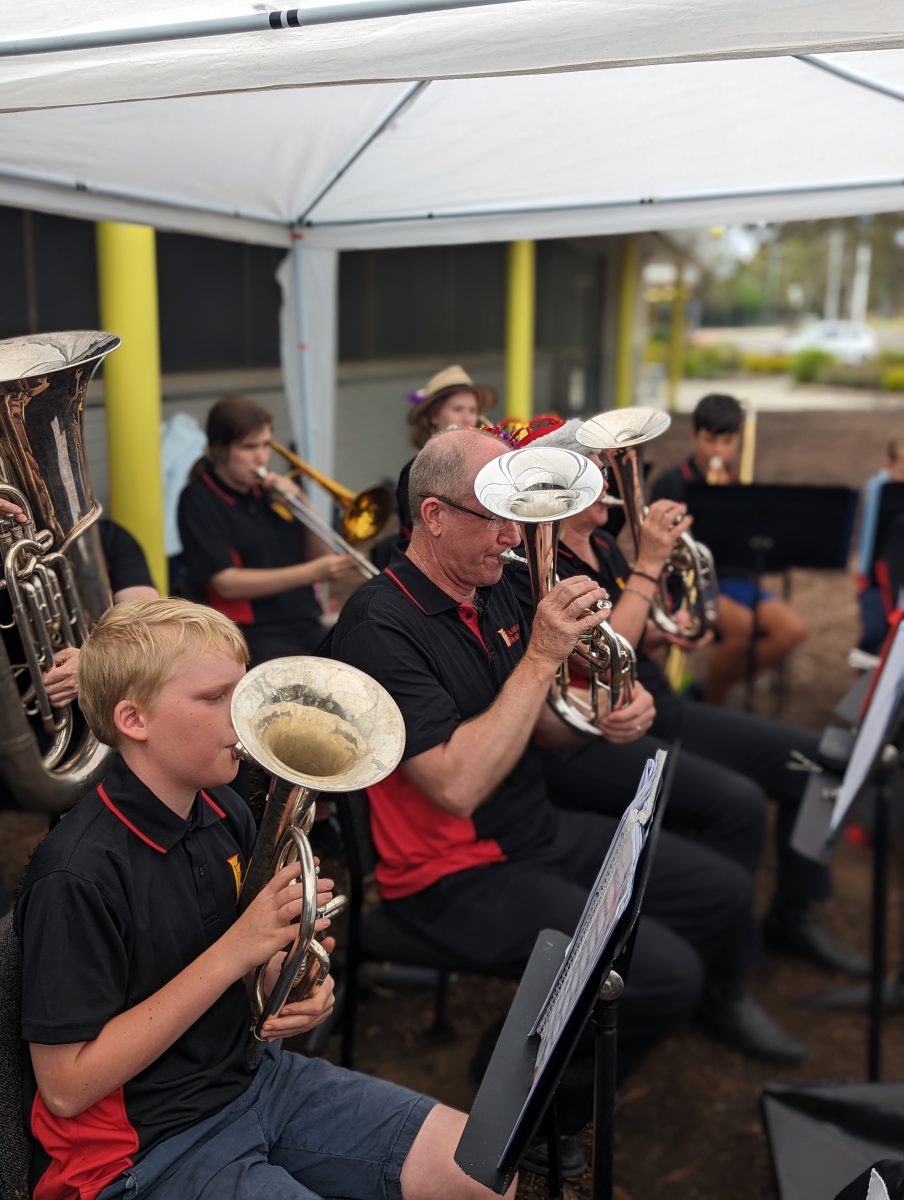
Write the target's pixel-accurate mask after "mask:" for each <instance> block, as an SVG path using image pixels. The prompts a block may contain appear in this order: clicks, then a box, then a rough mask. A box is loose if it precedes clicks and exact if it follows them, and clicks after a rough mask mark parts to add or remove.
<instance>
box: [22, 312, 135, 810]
mask: <svg viewBox="0 0 904 1200" xmlns="http://www.w3.org/2000/svg"><path fill="white" fill-rule="evenodd" d="M118 345H119V338H118V337H115V336H113V335H112V334H109V333H97V332H93V331H87V330H84V331H83V330H77V331H74V332H69V333H45V334H36V335H34V336H29V337H18V338H10V339H7V340H5V341H0V381H2V382H0V497H2V498H3V499H5V500H10V501H12V502H13V503H15V504H18V505H19V507H20V508H22V509H23V510H24V512H25V514H26V517H27V518H28V519H27V522H26V523H25V524H24V525H23V524H19V523H18V522H17V521H16V520H15V519H14V518H11V517H8V516H5V515H3V514H0V555H2V575H0V629H2V640H0V704H2V705H3V712H4V719H3V730H2V733H0V778H3V779H4V781H5V782H6V783H7V784H8V785H9V786H10V787H11V788H13V789H14V790H15V794H16V798H17V800H18V801H19V803H20V804H21V805H22V807H23V808H27V809H31V810H34V811H40V812H48V813H59V812H63V811H64V810H65V809H67V808H69V807H71V806H72V805H73V804H74V803H75V802H76V800H78V799H79V798H80V797H81V796H83V795H84V794H85V792H87V791H88V790H89V789H90V788H91V787H93V786H94V784H95V783H96V782H97V781H98V780H99V779H100V778H102V776H103V774H104V771H105V770H106V765H107V762H108V760H109V758H110V756H111V755H112V750H110V749H109V748H108V747H107V746H104V745H102V744H101V743H99V742H98V741H97V739H96V738H95V737H94V736H93V735H92V734H91V733H90V731H88V729H87V727H86V726H85V725H84V722H82V721H81V718H80V717H79V715H78V712H77V708H76V705H75V704H74V703H70V704H67V705H65V706H64V707H62V708H55V707H53V706H52V705H51V703H50V701H49V699H48V696H47V691H46V688H45V687H44V682H43V679H42V672H44V671H47V670H48V669H49V668H50V667H51V666H53V659H54V654H55V653H56V652H58V651H59V650H62V649H64V648H65V647H67V646H73V647H79V646H81V644H82V642H83V641H84V640H85V638H86V636H87V634H88V631H89V629H90V627H91V625H92V624H93V623H94V622H95V621H96V620H97V619H98V617H99V616H100V615H101V613H103V612H104V610H105V609H106V608H108V607H109V605H110V588H109V583H108V580H107V570H106V566H105V564H104V557H103V553H102V550H101V547H100V539H99V536H98V533H97V529H96V527H92V526H93V523H94V522H95V521H96V519H97V517H98V516H99V515H100V512H101V508H100V505H99V504H98V503H97V502H96V500H95V499H94V496H93V494H92V491H91V483H90V480H89V477H88V470H87V464H86V459H85V446H84V437H83V433H82V411H83V409H84V401H85V393H86V391H87V388H88V382H89V380H90V379H91V377H92V375H93V374H94V372H95V371H96V370H97V367H98V366H99V364H100V363H101V361H102V360H103V358H104V356H105V355H107V354H109V353H110V351H111V350H115V349H116V347H117V346H118Z"/></svg>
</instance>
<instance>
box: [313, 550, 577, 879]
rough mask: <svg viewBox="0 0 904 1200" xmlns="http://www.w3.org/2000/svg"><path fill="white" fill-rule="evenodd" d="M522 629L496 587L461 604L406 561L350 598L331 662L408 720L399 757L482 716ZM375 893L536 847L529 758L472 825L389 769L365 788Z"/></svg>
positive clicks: (545, 832) (537, 776) (518, 646)
mask: <svg viewBox="0 0 904 1200" xmlns="http://www.w3.org/2000/svg"><path fill="white" fill-rule="evenodd" d="M528 633H529V628H528V626H527V624H526V623H525V621H524V619H523V618H522V615H521V613H520V611H519V608H518V603H517V600H516V599H515V595H514V592H513V591H512V590H511V588H510V586H509V585H508V584H507V583H506V582H505V581H504V580H503V581H501V582H500V583H498V584H497V585H496V586H495V587H488V588H481V589H479V591H478V593H477V596H476V597H475V601H474V604H473V605H460V604H458V603H457V602H456V601H455V600H453V599H452V597H451V596H449V595H447V594H446V593H445V592H444V591H442V589H441V588H439V587H437V586H436V584H434V583H432V582H431V581H430V580H429V579H428V578H427V576H426V575H424V574H423V573H422V572H421V571H420V570H419V569H418V568H417V567H416V566H415V565H414V563H413V562H411V560H410V559H408V558H407V557H405V556H404V555H397V556H396V557H395V558H394V559H393V560H392V562H391V563H390V565H389V566H388V567H387V568H386V570H385V571H384V572H383V574H382V575H379V576H377V578H375V579H372V580H369V581H368V582H367V583H365V584H364V585H363V586H362V587H360V588H358V590H357V591H356V592H355V593H354V594H353V595H352V596H351V597H350V598H349V599H348V601H347V602H346V604H345V607H344V608H343V610H342V612H341V614H340V616H339V620H338V622H337V624H336V627H335V629H334V631H333V636H332V642H331V653H332V655H333V657H334V658H338V659H341V660H342V661H343V662H348V663H351V664H352V665H353V666H356V667H359V668H360V669H361V670H363V671H366V672H367V673H368V675H372V676H373V678H374V679H376V680H377V681H378V682H379V683H381V684H382V685H383V687H385V688H386V689H387V691H388V692H389V693H390V695H391V696H392V697H393V699H394V700H395V701H396V703H397V704H398V706H399V708H400V709H401V711H402V716H403V717H404V719H405V731H406V744H405V755H404V757H405V758H413V757H414V756H415V755H418V754H422V753H423V752H424V751H425V750H430V749H431V748H432V747H433V746H438V745H441V744H442V743H443V742H446V741H448V740H449V738H450V737H451V736H452V734H453V732H454V731H455V729H456V728H457V727H458V726H459V725H460V724H461V722H462V721H467V720H469V719H470V718H472V717H475V716H477V715H478V714H480V713H482V712H485V711H486V709H488V708H489V707H490V705H491V704H492V703H493V701H494V700H495V698H496V696H497V695H498V693H499V691H500V689H501V688H502V685H503V684H504V683H505V681H506V680H507V679H508V677H509V675H510V674H511V673H512V671H513V670H514V668H515V667H516V665H517V664H518V662H519V661H520V659H521V656H522V654H523V652H524V644H525V640H526V638H527V636H528ZM368 795H369V797H370V801H371V825H372V828H373V834H374V841H375V843H376V847H377V851H378V854H379V858H380V861H379V864H378V866H377V870H376V877H377V882H378V883H379V885H380V891H381V894H382V895H383V896H384V897H385V898H386V899H397V898H399V897H401V896H409V895H412V894H414V893H415V892H419V891H423V889H424V888H427V887H429V886H430V885H431V884H433V883H435V882H436V881H437V880H438V879H441V878H442V877H443V876H445V875H450V874H452V873H453V872H456V871H461V870H466V869H468V868H471V867H477V866H482V865H486V864H487V863H491V862H501V861H503V860H505V859H508V858H517V857H518V856H519V854H521V853H522V852H524V853H527V852H529V851H530V850H531V849H535V848H536V847H537V845H543V844H544V843H545V842H546V840H547V839H548V838H549V837H550V836H551V834H552V830H553V827H554V812H553V809H552V807H551V805H550V804H549V801H548V798H547V795H546V789H545V786H544V785H543V783H542V777H541V771H540V765H539V761H538V758H537V756H536V752H535V751H534V750H533V749H528V750H526V751H525V753H524V754H523V755H522V757H521V758H520V759H519V761H518V762H517V763H516V765H515V767H514V769H513V770H512V772H511V774H510V775H509V776H508V777H507V778H506V779H505V780H504V781H503V782H502V783H501V784H500V785H499V787H498V788H497V789H496V790H495V792H493V794H492V795H491V796H490V797H489V799H488V800H486V801H485V802H484V803H483V804H482V805H480V807H479V808H477V809H476V811H475V812H474V814H473V816H472V817H456V816H454V815H453V814H452V813H448V812H445V811H444V810H443V809H441V808H439V806H438V805H436V804H434V803H433V802H432V801H431V800H430V799H428V798H427V797H426V796H425V795H424V794H423V793H422V792H420V791H419V790H418V789H417V788H416V787H414V785H413V784H412V783H411V782H410V781H409V780H408V778H407V777H406V776H405V774H404V773H403V772H402V771H401V770H399V769H397V770H396V771H395V772H393V774H392V775H391V776H390V777H389V778H388V779H386V780H384V781H383V783H381V784H377V785H376V786H374V787H372V788H370V789H368Z"/></svg>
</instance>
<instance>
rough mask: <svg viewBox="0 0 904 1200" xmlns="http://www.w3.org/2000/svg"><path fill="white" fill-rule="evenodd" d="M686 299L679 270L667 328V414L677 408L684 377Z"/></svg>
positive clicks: (679, 270) (679, 269)
mask: <svg viewBox="0 0 904 1200" xmlns="http://www.w3.org/2000/svg"><path fill="white" fill-rule="evenodd" d="M686 299H687V289H686V288H685V285H684V280H683V279H682V278H681V268H680V267H679V268H678V277H677V279H676V280H675V298H674V300H673V301H672V312H671V322H670V326H669V387H668V407H669V412H674V411H675V410H676V408H677V407H678V385H679V384H680V383H681V380H682V378H683V377H684V304H685V300H686Z"/></svg>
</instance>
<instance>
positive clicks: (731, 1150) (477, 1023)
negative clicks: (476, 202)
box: [0, 409, 904, 1200]
mask: <svg viewBox="0 0 904 1200" xmlns="http://www.w3.org/2000/svg"><path fill="white" fill-rule="evenodd" d="M902 423H904V409H902V412H901V413H900V414H895V413H889V412H882V413H862V412H858V413H839V412H831V413H763V414H761V415H760V417H759V430H758V447H757V464H756V475H757V479H758V480H759V481H761V482H787V483H805V482H806V483H821V484H822V483H825V484H828V483H840V484H846V485H848V486H852V487H860V486H862V484H863V482H864V480H865V479H866V478H867V477H868V476H869V475H870V474H872V473H873V472H874V471H875V470H876V469H877V468H878V466H879V464H880V460H881V456H882V450H883V447H884V444H885V443H886V442H887V441H888V439H889V438H890V437H892V436H895V435H897V436H900V434H901V428H902ZM689 428H690V422H689V418H687V417H678V418H676V419H675V421H674V422H673V425H672V428H671V429H670V430H669V431H668V432H667V433H666V434H665V435H664V436H663V437H662V438H661V439H660V441H659V442H658V443H657V444H656V453H655V459H656V462H657V463H658V464H661V465H662V466H663V467H664V466H666V465H669V464H671V463H672V462H674V461H675V460H676V459H678V458H679V457H681V456H682V455H683V454H684V453H685V452H686V451H685V448H686V445H687V437H688V432H689ZM766 582H767V583H768V582H770V581H768V580H767V581H766ZM772 582H773V583H774V582H775V581H772ZM792 600H793V603H794V604H795V606H796V607H797V608H798V609H799V611H800V612H801V613H802V614H803V615H804V616H805V617H806V619H807V621H808V622H809V625H810V634H809V637H808V639H807V641H806V642H805V643H804V644H803V645H802V646H801V647H800V649H799V650H798V651H797V653H796V654H795V657H794V659H793V662H792V663H791V664H790V669H789V671H788V672H787V681H786V688H787V695H786V702H785V706H784V710H783V713H782V716H783V718H784V719H785V720H788V721H792V722H795V723H797V724H800V725H803V726H806V727H808V728H812V729H822V728H823V727H824V726H825V725H826V724H827V723H830V722H832V721H833V719H834V718H833V715H832V708H833V706H834V704H835V703H836V702H837V701H838V699H840V697H841V696H842V695H843V694H844V692H845V691H846V690H847V689H848V687H849V686H850V684H851V682H852V675H851V672H850V670H849V669H848V667H847V665H846V659H847V653H848V651H849V649H850V648H851V647H853V646H854V645H856V642H857V636H858V626H857V613H856V602H855V594H854V586H853V579H852V576H851V575H845V574H844V573H842V572H815V571H814V572H809V571H795V572H792ZM772 700H773V697H772V693H771V691H770V688H769V684H768V681H767V682H766V683H764V685H763V686H762V687H761V688H758V690H757V696H756V704H757V708H758V710H759V711H762V712H766V713H771V705H772ZM741 701H742V697H741V696H737V697H735V698H733V702H734V703H736V704H740V703H741ZM41 830H42V823H41V821H40V820H39V819H36V818H33V817H26V816H21V815H13V814H2V815H0V854H2V858H3V862H4V865H5V870H6V878H7V884H8V886H9V887H10V889H11V890H13V889H14V888H15V886H16V883H17V880H18V878H19V877H20V874H21V870H22V866H23V864H24V862H25V860H26V858H27V855H28V853H29V852H30V849H31V846H32V845H33V844H34V843H35V841H36V840H37V838H38V837H40V836H41ZM901 867H902V862H901V855H900V853H899V852H896V854H895V861H894V863H893V869H892V888H893V894H892V897H891V901H890V908H889V918H890V921H891V930H890V938H889V948H890V954H891V959H892V965H893V967H894V969H895V970H897V967H898V963H899V958H900V955H899V948H900V920H899V916H900V908H901V900H902V895H901V888H900V881H901V878H902V871H901ZM870 869H871V855H870V851H869V848H868V847H862V846H854V845H851V844H849V843H847V842H844V841H843V842H841V843H840V844H839V846H838V848H837V851H836V854H835V858H834V862H833V876H834V885H835V896H834V898H833V900H832V901H831V902H830V903H829V905H828V906H827V910H826V914H825V917H826V921H827V923H828V924H829V925H830V927H831V928H832V929H833V930H834V931H835V932H836V933H837V934H838V936H839V937H841V938H843V939H844V940H846V941H847V942H848V943H850V944H851V945H853V946H856V947H858V948H859V949H861V950H863V951H866V950H867V949H868V937H869V888H870ZM771 871H772V864H771V863H770V862H768V861H767V862H765V863H764V865H763V869H762V872H761V874H762V878H761V880H760V895H761V897H762V899H763V901H765V898H766V896H767V895H768V894H769V891H770V887H769V884H770V875H771ZM339 936H340V939H341V932H340V935H339ZM841 982H843V981H841V980H837V979H836V980H832V979H831V978H827V977H826V976H824V975H822V974H820V973H819V972H818V971H817V970H816V969H814V968H810V967H808V966H806V965H804V964H801V963H797V962H794V961H792V960H789V959H778V958H775V959H770V960H768V961H767V962H766V964H765V965H764V966H763V967H762V968H761V969H760V970H759V971H758V972H757V973H756V975H755V977H754V978H753V979H752V981H751V984H752V988H753V990H754V992H755V993H756V995H757V996H758V997H759V999H760V1000H761V1001H762V1002H763V1004H764V1005H765V1006H766V1007H767V1008H768V1010H769V1011H770V1012H771V1013H772V1014H773V1015H774V1016H775V1017H776V1018H777V1019H778V1020H780V1021H781V1022H782V1023H783V1024H784V1025H785V1026H786V1027H787V1028H788V1029H790V1030H791V1031H792V1032H793V1033H794V1034H796V1035H797V1036H799V1037H800V1038H802V1039H803V1040H804V1041H805V1042H806V1043H807V1044H808V1046H809V1049H810V1054H809V1057H808V1059H807V1060H806V1061H805V1062H804V1063H803V1064H802V1065H801V1066H799V1067H797V1068H794V1069H793V1070H791V1069H777V1068H774V1067H768V1066H764V1065H762V1064H757V1063H752V1062H748V1061H746V1060H745V1059H743V1058H742V1057H741V1056H740V1055H739V1054H737V1053H735V1052H733V1051H731V1050H728V1049H726V1048H723V1047H722V1046H720V1045H718V1044H717V1043H715V1042H713V1041H711V1040H709V1039H708V1038H706V1037H704V1036H703V1035H702V1034H700V1033H699V1032H697V1031H696V1030H695V1029H693V1028H689V1029H687V1030H686V1031H685V1032H683V1033H682V1034H680V1035H678V1036H675V1037H673V1038H672V1039H671V1040H670V1041H668V1042H667V1043H666V1044H664V1045H663V1046H661V1047H660V1048H659V1049H658V1050H657V1051H656V1052H655V1053H653V1054H652V1055H651V1056H650V1057H649V1059H648V1060H647V1061H646V1063H645V1064H644V1065H643V1067H642V1068H641V1069H640V1070H639V1071H638V1072H637V1073H636V1075H634V1076H633V1077H632V1078H631V1079H630V1080H629V1081H628V1082H627V1084H626V1085H625V1087H624V1088H623V1090H622V1092H621V1094H620V1097H619V1108H618V1113H617V1117H616V1168H615V1170H616V1196H617V1197H618V1198H619V1200H658V1198H659V1197H669V1200H723V1198H725V1197H731V1200H761V1198H763V1197H771V1196H774V1195H775V1185H774V1182H773V1176H772V1167H771V1163H770V1157H769V1151H768V1145H767V1142H766V1137H765V1134H764V1131H763V1126H762V1122H761V1119H760V1112H759V1100H760V1094H761V1089H762V1086H763V1084H764V1082H766V1081H768V1080H775V1081H784V1082H790V1081H802V1080H827V1079H832V1080H851V1081H863V1080H864V1079H865V1078H866V1055H867V1049H866V1031H867V1025H866V1016H865V1014H864V1013H862V1012H857V1011H854V1012H814V1011H811V1010H808V1009H805V1008H803V1007H801V1006H800V1001H801V999H802V998H804V997H806V996H809V995H812V994H813V993H815V992H819V991H821V990H823V989H825V988H826V987H827V986H832V985H833V984H838V983H841ZM513 990H514V989H513V985H510V984H506V983H503V982H499V981H490V982H488V981H485V980H478V979H473V978H469V977H461V978H458V979H456V980H454V981H453V983H452V986H451V989H450V998H449V1010H448V1015H449V1028H448V1029H447V1030H445V1031H444V1032H441V1033H437V1032H434V1031H432V1030H431V1021H432V995H431V994H430V993H429V992H428V991H425V990H417V989H415V990H412V989H409V988H402V987H392V988H387V987H385V986H377V987H375V988H374V989H372V990H370V991H368V992H367V993H366V994H365V996H364V997H363V1001H362V1009H361V1015H360V1021H359V1027H358V1059H357V1066H358V1067H359V1068H360V1069H362V1070H365V1071H371V1072H374V1073H376V1074H380V1075H385V1076H387V1077H389V1078H392V1079H397V1080H399V1081H400V1082H404V1083H406V1084H409V1085H411V1086H414V1087H418V1088H421V1089H423V1090H425V1091H428V1092H430V1093H432V1094H434V1095H436V1096H438V1097H439V1098H441V1099H442V1100H444V1101H446V1102H448V1103H452V1104H455V1105H458V1106H460V1107H464V1108H467V1107H468V1106H469V1105H470V1102H471V1099H472V1096H473V1086H472V1084H471V1081H470V1079H469V1076H468V1064H469V1062H470V1059H471V1056H472V1055H473V1053H474V1050H475V1048H476V1044H477V1039H478V1037H479V1035H480V1033H481V1032H482V1031H483V1030H484V1029H485V1028H486V1027H487V1025H489V1024H490V1023H491V1022H492V1021H493V1020H494V1019H496V1018H497V1017H499V1016H501V1015H503V1014H504V1012H505V1011H506V1009H507V1007H508V1004H509V1003H510V1000H511V997H512V995H513ZM336 1053H337V1047H336V1046H335V1045H333V1044H331V1045H330V1046H329V1047H328V1049H327V1054H328V1055H330V1056H333V1055H335V1054H336ZM902 1076H904V1025H902V1018H901V1017H900V1016H899V1015H893V1016H890V1017H889V1018H888V1019H887V1020H886V1022H885V1026H884V1042H883V1078H884V1079H886V1080H899V1079H901V1078H902ZM585 1141H586V1143H587V1146H588V1148H589V1134H587V1135H586V1136H585ZM845 1182H846V1181H845V1180H839V1182H838V1187H839V1189H840V1188H841V1186H843V1184H844V1183H845ZM545 1195H546V1190H545V1182H544V1181H540V1180H537V1179H536V1178H535V1177H533V1176H529V1175H525V1176H524V1177H523V1178H522V1182H521V1184H520V1186H519V1190H518V1196H519V1198H521V1200H539V1198H540V1197H543V1196H545ZM568 1195H570V1196H571V1197H575V1198H577V1197H580V1198H585V1197H588V1198H589V1197H590V1195H591V1189H590V1181H589V1178H588V1177H585V1178H583V1179H581V1180H578V1181H577V1182H576V1183H575V1184H574V1185H568ZM437 1200H441V1198H439V1197H438V1198H437ZM826 1200H830V1197H827V1198H826Z"/></svg>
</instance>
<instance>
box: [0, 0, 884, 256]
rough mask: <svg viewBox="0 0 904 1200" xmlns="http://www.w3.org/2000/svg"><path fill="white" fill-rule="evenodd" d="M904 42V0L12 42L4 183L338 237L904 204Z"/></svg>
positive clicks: (474, 11)
mask: <svg viewBox="0 0 904 1200" xmlns="http://www.w3.org/2000/svg"><path fill="white" fill-rule="evenodd" d="M259 7H260V6H259V5H252V4H251V3H247V2H244V3H240V2H239V0H217V3H216V4H213V3H211V2H210V0H193V2H191V3H182V4H180V5H178V6H176V5H174V4H172V3H170V4H165V3H163V2H162V0H121V2H120V3H118V4H117V5H115V6H110V5H109V3H106V2H105V3H103V4H101V3H100V0H82V3H81V4H80V7H79V16H78V25H77V28H78V30H90V29H92V28H93V29H97V28H107V27H109V26H110V23H111V13H114V14H115V18H114V19H115V22H116V24H117V25H129V24H134V25H137V24H141V25H149V24H154V23H158V22H161V23H162V22H168V21H177V20H186V19H191V20H198V19H203V18H207V17H215V16H224V15H227V16H228V15H230V14H244V13H248V12H249V11H251V10H252V8H254V9H258V8H259ZM9 9H12V13H10V12H9ZM58 13H59V8H58V6H57V5H51V3H50V2H49V0H10V3H9V4H8V5H7V9H6V10H5V13H4V17H5V20H4V30H3V38H4V40H6V39H12V38H27V37H28V36H34V35H37V34H39V33H46V32H47V31H48V30H49V29H54V28H55V26H54V24H53V23H54V22H55V21H56V20H57V19H58ZM73 28H76V26H73ZM59 32H61V33H65V30H60V31H59ZM902 46H904V6H902V5H901V4H900V0H797V2H793V0H760V3H758V4H757V5H755V6H752V5H750V4H748V3H747V2H746V0H695V2H693V3H690V2H682V0H660V2H658V3H654V2H649V3H637V0H606V2H605V3H603V2H601V0H520V2H518V3H512V4H502V5H496V6H492V7H488V8H479V7H478V8H468V9H464V10H460V11H449V12H440V13H416V14H415V15H413V16H410V17H387V18H382V19H379V20H365V21H355V22H347V23H343V24H341V25H323V26H313V27H311V28H308V29H305V28H302V29H298V30H294V29H293V30H277V31H273V32H272V33H270V32H267V33H253V34H245V35H229V36H218V37H212V38H201V39H193V40H188V41H185V40H180V41H162V42H155V43H150V44H140V45H133V46H116V47H109V48H105V49H102V50H79V51H77V52H76V51H60V52H56V53H52V54H39V55H25V56H22V57H5V58H0V84H2V85H3V86H2V88H0V96H2V98H3V99H2V102H0V103H2V105H3V106H4V107H3V109H0V203H6V204H13V205H20V206H22V207H31V208H36V209H39V210H44V211H51V212H57V213H64V214H68V215H75V216H84V217H89V218H103V219H111V220H125V221H137V222H147V223H150V224H153V225H156V226H157V227H158V228H163V229H170V230H180V231H184V232H193V233H202V234H207V235H210V236H217V237H228V238H235V239H238V240H245V241H254V242H262V243H266V244H271V245H288V244H289V243H290V241H291V239H292V237H293V234H294V236H298V233H299V232H300V233H301V234H302V236H303V237H304V239H305V244H310V245H312V246H318V247H323V248H340V249H344V248H351V247H368V246H400V245H416V244H425V243H430V242H470V241H486V240H509V239H511V238H516V237H555V236H580V235H588V234H599V233H606V232H627V231H633V230H642V229H651V228H673V227H680V226H691V225H701V224H708V223H711V222H713V221H719V222H724V221H731V220H735V221H760V220H767V219H786V218H792V217H821V216H832V215H842V214H848V213H855V212H869V211H890V210H895V209H899V208H900V209H904V170H902V162H901V157H900V151H899V148H900V146H901V145H904V104H902V103H901V102H900V97H902V96H904V50H901V49H900V47H902ZM827 51H838V53H829V54H825V56H824V58H823V59H822V61H824V62H825V63H827V64H830V65H835V66H842V67H843V68H844V69H845V70H846V71H848V72H850V73H852V74H853V75H854V76H856V77H857V78H858V79H859V80H860V81H861V82H859V83H858V82H851V81H850V80H848V79H845V78H841V77H839V76H838V75H835V74H830V73H828V72H827V71H823V70H819V69H817V65H816V64H815V63H814V62H812V61H804V60H803V59H801V58H799V57H791V55H799V54H804V53H806V54H814V53H817V52H818V53H820V54H823V53H824V52H827ZM841 51H845V52H844V53H841ZM417 81H425V82H423V83H421V84H418V82H417ZM426 81H431V82H426ZM312 84H319V85H326V86H316V87H314V86H310V85H312ZM870 84H874V85H876V87H881V88H883V89H884V91H878V90H874V88H873V87H872V86H869V85H870Z"/></svg>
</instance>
